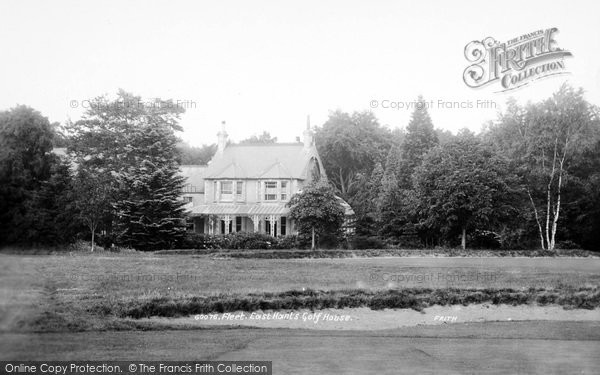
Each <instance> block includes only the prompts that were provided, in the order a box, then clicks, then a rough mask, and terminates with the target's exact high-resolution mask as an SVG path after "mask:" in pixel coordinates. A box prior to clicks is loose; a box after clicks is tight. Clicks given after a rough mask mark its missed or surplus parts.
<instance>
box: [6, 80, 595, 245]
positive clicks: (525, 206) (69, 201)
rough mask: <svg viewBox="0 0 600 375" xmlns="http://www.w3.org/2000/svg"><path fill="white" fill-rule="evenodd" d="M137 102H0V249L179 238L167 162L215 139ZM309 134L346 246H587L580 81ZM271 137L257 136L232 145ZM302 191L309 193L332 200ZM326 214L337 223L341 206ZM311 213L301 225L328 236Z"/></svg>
mask: <svg viewBox="0 0 600 375" xmlns="http://www.w3.org/2000/svg"><path fill="white" fill-rule="evenodd" d="M418 101H420V102H425V100H424V99H423V98H422V97H419V98H418ZM139 102H141V100H140V98H139V97H136V96H135V95H133V94H130V93H127V92H125V91H122V90H121V91H119V92H118V94H117V96H116V98H113V99H108V98H107V97H98V98H96V99H95V101H94V105H91V106H90V108H89V109H87V110H86V112H85V113H84V115H83V116H82V118H81V119H80V120H78V121H76V122H67V123H66V124H64V125H62V126H61V125H59V124H51V123H50V122H49V121H48V119H47V118H45V117H44V116H42V115H41V114H40V113H39V112H37V111H35V110H34V109H32V108H29V107H26V106H17V107H15V108H12V109H10V110H7V111H3V112H0V146H1V147H0V198H1V199H0V245H9V244H21V245H29V244H38V245H44V246H46V245H60V244H65V243H69V242H73V241H74V240H75V239H77V238H84V239H87V240H92V243H95V242H99V243H100V244H102V245H103V246H110V245H112V244H116V245H119V246H128V247H133V248H138V249H143V250H154V249H161V248H173V247H176V246H178V244H179V243H181V241H182V239H183V238H184V236H185V212H184V210H183V202H182V201H181V199H180V194H181V191H182V187H183V185H184V183H185V181H183V178H182V177H181V176H180V175H179V173H178V171H179V165H181V164H205V163H206V162H208V160H210V158H211V157H212V155H213V154H214V145H209V146H203V147H201V148H194V147H191V146H189V145H186V144H184V143H182V142H181V141H180V139H178V137H177V135H176V134H177V132H178V131H180V130H181V128H180V126H179V124H178V122H179V118H180V116H181V114H182V113H183V109H182V108H178V107H177V106H175V105H173V103H171V102H170V101H163V100H160V99H157V100H156V105H153V106H136V105H127V103H139ZM315 131H316V136H315V139H316V144H317V148H318V150H319V154H320V156H321V159H322V161H323V163H324V168H325V171H326V174H327V177H328V180H329V183H330V185H331V188H332V189H333V190H334V192H335V194H337V195H338V196H340V197H342V198H343V199H344V200H346V201H347V202H348V203H349V204H350V205H351V206H352V208H353V209H354V211H355V212H356V221H355V234H354V236H353V237H352V238H351V239H350V241H351V242H352V245H353V246H354V247H389V246H392V247H433V246H452V247H454V246H462V247H466V246H469V247H486V248H542V249H546V250H553V249H555V248H561V247H562V248H564V247H583V248H587V249H598V246H599V245H598V244H600V111H599V110H598V107H597V106H594V105H592V104H590V103H588V102H587V101H586V100H585V99H584V96H583V91H582V90H581V89H574V88H572V87H570V86H567V85H563V86H562V87H561V88H560V90H558V91H557V92H556V93H554V94H553V95H552V96H551V97H550V98H548V99H546V100H543V101H540V102H537V103H527V104H525V105H521V104H518V103H517V102H516V101H515V100H509V101H508V103H507V106H506V109H505V110H504V111H503V112H502V113H499V115H498V118H497V119H495V120H494V121H490V122H489V123H487V124H485V126H484V128H483V129H482V131H481V132H479V133H478V134H475V133H473V132H470V131H468V130H461V131H460V132H459V133H458V134H456V135H454V134H452V133H450V132H448V131H443V130H440V129H436V128H435V127H434V124H433V122H432V120H431V117H430V116H429V113H428V111H427V107H426V106H425V105H422V106H416V107H415V110H414V112H413V113H412V115H411V119H410V122H409V123H408V124H407V126H406V127H405V128H402V129H398V128H396V129H394V130H390V129H388V128H387V127H385V126H382V125H381V124H380V123H379V121H378V120H377V118H376V117H375V116H374V115H373V113H371V112H355V113H345V112H342V111H334V112H332V113H330V116H329V119H328V120H327V121H326V122H325V123H324V124H323V125H322V126H319V127H316V128H315ZM273 142H276V138H273V137H271V136H270V134H268V133H266V132H263V134H261V135H256V136H253V137H251V138H249V139H247V140H244V141H242V142H241V143H243V144H261V143H273ZM56 147H66V148H67V152H68V154H69V156H70V157H69V158H64V157H61V156H59V155H57V154H56V153H55V152H52V150H53V148H56ZM75 166H76V167H75ZM314 189H315V191H314V192H313V191H312V190H310V189H309V190H310V191H309V190H307V194H305V195H307V196H310V197H311V199H310V200H312V201H315V202H316V201H319V202H321V201H322V200H323V199H329V200H331V199H334V198H332V197H334V195H333V194H332V193H331V191H330V190H328V188H326V187H325V186H320V185H319V186H315V187H314ZM308 193H310V194H308ZM321 193H323V194H321ZM325 193H326V194H325ZM327 197H329V198H327ZM298 199H299V198H298V197H296V198H294V199H293V202H295V203H298V202H299V201H298ZM320 205H321V206H323V203H322V202H321V203H320ZM333 206H336V205H335V204H332V207H333ZM336 207H337V206H336ZM296 211H297V210H294V212H296ZM305 211H306V210H305ZM309 211H310V210H309ZM330 211H331V212H333V215H331V217H333V219H332V220H331V222H332V223H333V224H335V225H334V226H335V228H333V227H332V228H333V229H331V230H330V231H331V232H336V233H339V226H340V225H341V222H342V217H341V216H340V215H341V214H340V213H339V212H338V211H339V210H330ZM328 212H329V211H328ZM300 213H301V212H297V213H296V214H297V215H298V217H300V216H302V215H300ZM334 222H335V223H334ZM316 223H319V221H318V220H316V221H314V222H310V220H309V221H306V225H304V226H302V225H301V229H302V230H304V231H305V232H307V235H311V236H312V233H313V232H314V231H315V230H316V231H317V232H318V233H317V235H318V236H325V235H327V233H324V232H327V230H324V229H323V228H321V227H322V226H323V225H321V224H316ZM328 228H329V227H328ZM328 230H329V229H328Z"/></svg>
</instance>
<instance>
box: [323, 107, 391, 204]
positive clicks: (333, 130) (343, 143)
mask: <svg viewBox="0 0 600 375" xmlns="http://www.w3.org/2000/svg"><path fill="white" fill-rule="evenodd" d="M315 139H316V144H317V149H318V150H319V155H321V159H322V160H323V165H324V167H325V170H326V171H327V176H328V178H329V179H330V181H331V182H332V184H333V185H334V187H335V188H336V189H337V191H338V192H339V194H340V196H341V197H342V198H344V200H346V201H348V202H350V201H351V200H352V196H354V194H356V192H357V183H358V182H359V181H360V173H361V172H365V171H367V172H368V171H370V170H372V168H373V167H374V166H375V163H377V162H378V161H379V162H381V161H383V160H384V158H385V155H387V152H388V150H389V148H390V144H391V137H390V131H389V130H388V129H386V128H384V127H382V126H381V125H379V122H378V120H377V119H376V118H375V116H374V115H373V114H372V113H371V112H355V113H353V114H352V115H350V114H348V113H345V112H341V111H336V112H332V113H330V114H329V119H328V120H327V121H326V122H325V124H323V126H322V127H320V128H317V129H316V135H315Z"/></svg>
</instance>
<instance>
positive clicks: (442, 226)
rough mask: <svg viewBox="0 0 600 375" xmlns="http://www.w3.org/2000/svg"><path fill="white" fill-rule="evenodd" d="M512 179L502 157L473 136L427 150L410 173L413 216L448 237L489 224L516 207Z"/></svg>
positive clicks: (463, 240) (464, 235)
mask: <svg viewBox="0 0 600 375" xmlns="http://www.w3.org/2000/svg"><path fill="white" fill-rule="evenodd" d="M516 182H517V180H516V178H515V177H514V176H513V175H512V174H511V173H510V172H509V170H508V162H507V161H506V159H504V158H502V157H500V156H499V155H497V154H496V153H495V152H493V150H491V149H490V148H489V147H486V146H484V145H483V144H482V143H481V142H480V141H479V140H478V139H477V138H475V137H474V135H473V134H469V133H468V132H463V133H461V134H459V136H458V139H457V140H455V141H452V142H450V143H447V144H445V145H441V146H438V147H436V148H434V149H432V150H431V151H430V152H429V153H428V154H427V156H426V157H425V159H424V160H423V163H422V165H421V166H420V167H419V168H417V171H416V172H415V183H416V190H417V193H418V195H419V201H420V205H419V206H420V207H419V214H420V217H421V220H422V221H421V222H422V224H423V225H424V226H425V227H428V228H436V229H439V230H440V231H441V232H442V233H444V234H446V235H447V236H449V237H452V236H453V235H455V234H460V237H461V246H462V248H463V249H464V248H466V238H467V231H470V230H473V229H488V230H490V229H491V228H493V225H494V224H497V223H498V222H501V221H502V220H505V219H506V218H507V217H509V216H510V215H511V214H512V213H514V212H515V211H516V209H515V207H514V205H513V202H514V201H515V200H514V194H515V193H514V186H515V184H516Z"/></svg>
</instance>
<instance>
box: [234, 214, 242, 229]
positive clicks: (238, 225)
mask: <svg viewBox="0 0 600 375" xmlns="http://www.w3.org/2000/svg"><path fill="white" fill-rule="evenodd" d="M235 231H236V232H241V231H242V217H241V216H236V217H235Z"/></svg>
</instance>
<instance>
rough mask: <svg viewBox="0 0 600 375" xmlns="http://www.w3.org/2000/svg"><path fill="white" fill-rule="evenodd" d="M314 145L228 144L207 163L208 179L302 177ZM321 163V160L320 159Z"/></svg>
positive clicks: (206, 175)
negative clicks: (307, 146)
mask: <svg viewBox="0 0 600 375" xmlns="http://www.w3.org/2000/svg"><path fill="white" fill-rule="evenodd" d="M313 157H314V158H316V159H317V160H319V158H318V154H317V150H316V148H315V147H314V146H313V147H310V148H308V149H307V148H304V145H303V144H302V143H273V144H260V145H257V144H255V145H229V146H227V147H226V148H225V149H224V150H223V153H222V154H219V153H217V154H216V155H215V156H214V157H213V159H212V160H211V161H210V163H209V164H208V167H207V169H206V172H205V175H204V178H207V179H238V178H239V179H271V178H273V179H275V178H277V179H305V178H306V173H307V166H308V164H309V161H310V159H311V158H313ZM319 163H320V160H319Z"/></svg>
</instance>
